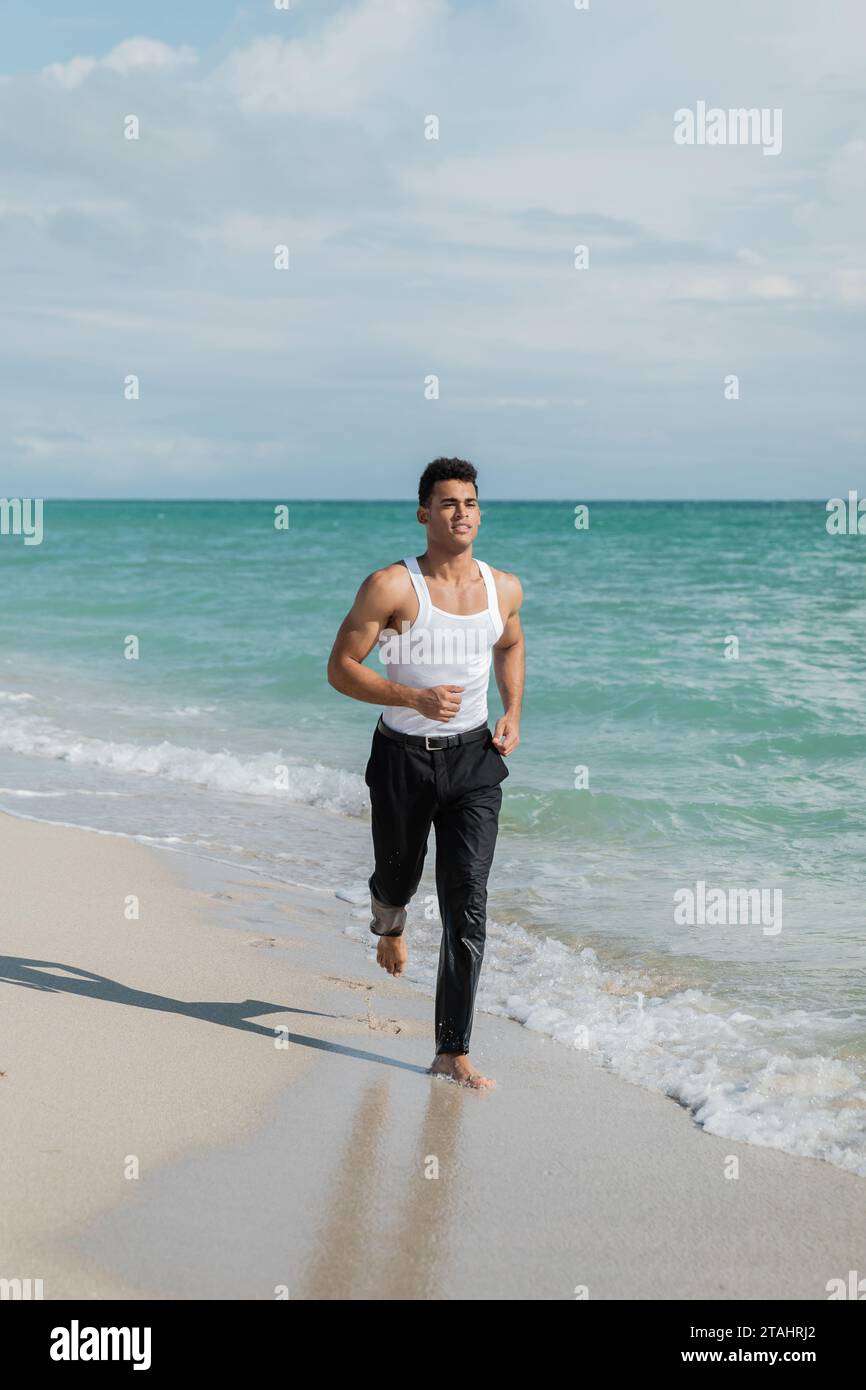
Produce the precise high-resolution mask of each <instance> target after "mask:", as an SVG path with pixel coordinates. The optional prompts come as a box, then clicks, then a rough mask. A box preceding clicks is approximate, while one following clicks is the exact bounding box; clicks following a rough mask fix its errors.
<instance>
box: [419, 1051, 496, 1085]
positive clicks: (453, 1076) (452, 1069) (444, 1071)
mask: <svg viewBox="0 0 866 1390" xmlns="http://www.w3.org/2000/svg"><path fill="white" fill-rule="evenodd" d="M428 1071H429V1072H430V1075H431V1076H447V1077H448V1078H449V1079H450V1080H451V1081H456V1082H457V1084H458V1086H472V1087H473V1088H474V1089H475V1090H481V1089H482V1088H483V1087H485V1086H491V1087H492V1086H495V1085H496V1082H495V1081H494V1080H493V1079H492V1078H491V1077H489V1076H482V1075H481V1072H480V1071H476V1070H475V1068H474V1067H473V1065H472V1063H471V1062H470V1060H469V1054H468V1053H466V1052H439V1053H437V1054H436V1057H435V1059H434V1061H433V1064H432V1066H430V1067H428Z"/></svg>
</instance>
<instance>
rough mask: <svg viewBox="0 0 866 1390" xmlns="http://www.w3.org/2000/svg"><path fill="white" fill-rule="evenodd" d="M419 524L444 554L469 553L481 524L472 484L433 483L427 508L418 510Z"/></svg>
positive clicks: (447, 481)
mask: <svg viewBox="0 0 866 1390" xmlns="http://www.w3.org/2000/svg"><path fill="white" fill-rule="evenodd" d="M418 520H419V521H420V522H421V524H422V526H426V527H427V534H428V536H429V538H430V539H431V540H434V541H436V542H437V543H438V544H439V545H442V546H444V547H445V548H446V549H447V550H452V551H453V552H454V553H455V554H459V553H460V551H462V550H468V549H469V547H470V546H471V544H472V542H473V541H474V540H475V537H476V535H477V533H478V527H479V524H480V522H481V512H480V510H479V507H478V498H477V496H476V494H475V485H474V483H458V482H456V481H453V482H452V481H450V480H448V479H446V481H445V482H444V483H436V485H435V486H434V488H433V496H432V497H431V498H430V504H429V506H427V507H419V508H418Z"/></svg>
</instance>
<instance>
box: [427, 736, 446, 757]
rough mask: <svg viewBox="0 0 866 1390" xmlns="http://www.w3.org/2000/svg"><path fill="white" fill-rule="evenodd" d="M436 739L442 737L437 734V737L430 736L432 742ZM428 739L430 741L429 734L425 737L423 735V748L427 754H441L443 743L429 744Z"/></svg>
mask: <svg viewBox="0 0 866 1390" xmlns="http://www.w3.org/2000/svg"><path fill="white" fill-rule="evenodd" d="M437 737H439V738H441V737H442V735H441V734H439V735H436V734H433V735H432V738H433V739H434V740H435V739H436V738H437ZM430 739H431V735H430V734H425V735H424V747H425V748H426V749H427V752H428V753H441V752H442V749H443V748H444V747H445V746H446V745H445V744H444V743H435V742H434V743H431V742H430Z"/></svg>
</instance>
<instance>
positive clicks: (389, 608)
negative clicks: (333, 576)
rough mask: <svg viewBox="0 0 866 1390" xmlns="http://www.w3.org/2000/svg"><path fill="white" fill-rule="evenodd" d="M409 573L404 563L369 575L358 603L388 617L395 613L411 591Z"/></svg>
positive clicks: (359, 595)
mask: <svg viewBox="0 0 866 1390" xmlns="http://www.w3.org/2000/svg"><path fill="white" fill-rule="evenodd" d="M411 587H412V581H411V579H410V578H409V571H408V570H407V568H406V566H405V565H404V564H403V563H402V561H400V560H397V561H396V562H395V563H394V564H393V565H385V566H384V567H383V568H382V569H379V570H373V573H372V574H368V575H367V578H366V579H365V580H364V582H363V584H362V585H361V587H360V589H359V590H358V602H359V603H361V604H362V606H363V607H364V608H367V609H369V610H370V611H371V612H377V613H382V614H384V615H385V616H386V617H387V616H388V615H390V614H391V613H393V611H394V609H395V608H396V607H397V606H398V604H399V603H400V601H401V599H402V598H404V597H405V595H406V591H407V590H408V589H411Z"/></svg>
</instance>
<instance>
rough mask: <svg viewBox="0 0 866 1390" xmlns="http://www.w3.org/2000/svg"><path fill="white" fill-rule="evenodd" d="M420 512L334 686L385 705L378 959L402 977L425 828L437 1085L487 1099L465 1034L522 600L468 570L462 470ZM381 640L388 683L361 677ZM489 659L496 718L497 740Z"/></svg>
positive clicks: (452, 471) (371, 597)
mask: <svg viewBox="0 0 866 1390" xmlns="http://www.w3.org/2000/svg"><path fill="white" fill-rule="evenodd" d="M418 501H419V507H418V512H417V517H418V521H419V522H420V523H421V525H422V526H424V527H425V528H426V531H427V549H426V550H425V552H424V554H423V555H420V556H418V557H417V559H416V558H415V556H412V555H410V556H407V557H406V558H405V559H404V560H400V561H398V562H397V563H396V564H393V565H388V566H386V567H385V569H381V570H375V571H374V572H373V574H371V575H368V577H367V578H366V579H365V580H364V582H363V584H362V585H361V587H360V589H359V590H358V593H357V596H356V598H355V602H354V604H353V606H352V609H351V612H350V613H349V614H348V615H347V617H346V618H345V619H344V620H343V623H342V626H341V627H340V630H339V632H338V633H337V638H336V641H335V642H334V646H333V650H332V651H331V656H330V659H329V661H328V680H329V682H330V684H331V685H332V686H333V687H334V688H335V689H336V690H339V691H341V692H342V694H344V695H348V696H350V697H351V698H352V699H353V700H363V701H364V702H365V703H367V704H371V705H382V706H383V707H384V709H383V713H382V715H381V717H380V719H379V723H378V725H377V726H376V730H375V732H374V734H373V745H372V748H371V751H370V759H369V762H368V763H367V770H366V774H365V780H366V782H367V786H368V787H369V789H370V802H371V808H372V829H373V850H374V855H375V868H374V870H373V873H372V875H371V877H370V880H369V888H370V901H371V905H372V910H373V920H372V921H371V923H370V930H371V931H372V932H373V933H374V934H375V935H376V936H378V937H379V938H380V940H379V945H378V949H377V952H376V959H377V961H378V962H379V964H380V965H381V966H382V968H383V969H385V970H387V971H388V973H389V975H394V976H398V975H402V974H403V971H404V967H405V964H406V957H407V952H406V943H405V941H404V940H403V929H404V927H405V924H406V907H407V905H408V903H409V901H410V899H411V898H412V896H413V894H414V893H415V890H416V889H417V887H418V883H419V881H420V878H421V871H422V869H423V867H424V857H425V855H426V853H427V839H428V836H429V834H430V826H431V825H434V826H435V827H436V889H437V894H438V898H439V912H440V916H441V918H442V944H441V948H440V951H439V970H438V976H437V982H436V1057H435V1058H434V1061H433V1064H432V1066H431V1067H430V1071H431V1072H432V1073H435V1074H440V1073H441V1074H444V1075H446V1076H449V1077H451V1078H452V1079H453V1080H454V1081H457V1082H459V1083H461V1084H462V1085H466V1086H475V1087H482V1086H492V1085H494V1084H495V1083H494V1082H493V1081H491V1079H490V1078H489V1077H486V1076H482V1075H481V1074H480V1072H478V1071H476V1069H475V1068H474V1067H473V1066H472V1065H471V1063H470V1061H469V1056H468V1053H469V1036H470V1033H471V1031H472V1019H473V1014H474V1009H475V994H476V991H477V988H478V977H479V974H480V972H481V962H482V959H483V956H484V941H485V933H486V925H487V918H486V913H487V877H488V874H489V872H490V866H491V863H492V861H493V851H494V848H495V845H496V832H497V828H498V823H499V808H500V806H501V804H502V788H501V786H500V785H499V784H500V783H501V782H503V781H504V780H505V778H506V777H507V776H508V769H507V767H506V766H505V763H504V762H503V758H506V757H507V756H508V755H509V753H511V752H513V751H514V749H515V748H516V747H517V745H518V743H519V742H520V708H521V702H522V699H523V675H524V644H523V633H522V631H521V626H520V605H521V603H522V601H523V591H522V589H521V587H520V581H519V580H518V579H517V578H516V576H515V575H513V574H507V573H506V572H505V571H503V570H495V569H492V568H491V567H490V566H489V565H486V564H485V563H484V561H483V560H475V559H474V558H473V555H472V546H473V543H474V541H475V537H476V535H477V533H478V527H479V525H480V522H481V513H480V511H479V509H478V489H477V475H476V472H475V469H474V468H473V467H472V464H471V463H466V462H464V460H463V459H436V460H435V461H434V462H433V463H431V464H428V466H427V468H425V470H424V472H423V474H422V476H421V481H420V483H419V485H418ZM377 642H379V644H380V647H381V651H380V657H381V660H382V661H383V662H384V663H385V665H386V670H387V675H386V676H380V675H379V674H378V673H377V672H376V671H373V670H371V669H370V668H369V667H367V666H364V664H363V662H364V659H365V658H366V657H367V656H368V655H369V653H370V652H371V651H372V650H373V647H374V646H375V645H376V643H377ZM491 657H492V661H493V668H494V673H495V675H496V683H497V685H498V687H499V693H500V695H501V697H502V704H503V708H504V710H505V713H504V714H503V715H502V716H501V718H499V719H497V721H496V727H495V729H494V731H493V734H492V735H491V733H490V730H489V728H488V727H487V686H488V681H489V675H490V664H491Z"/></svg>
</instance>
